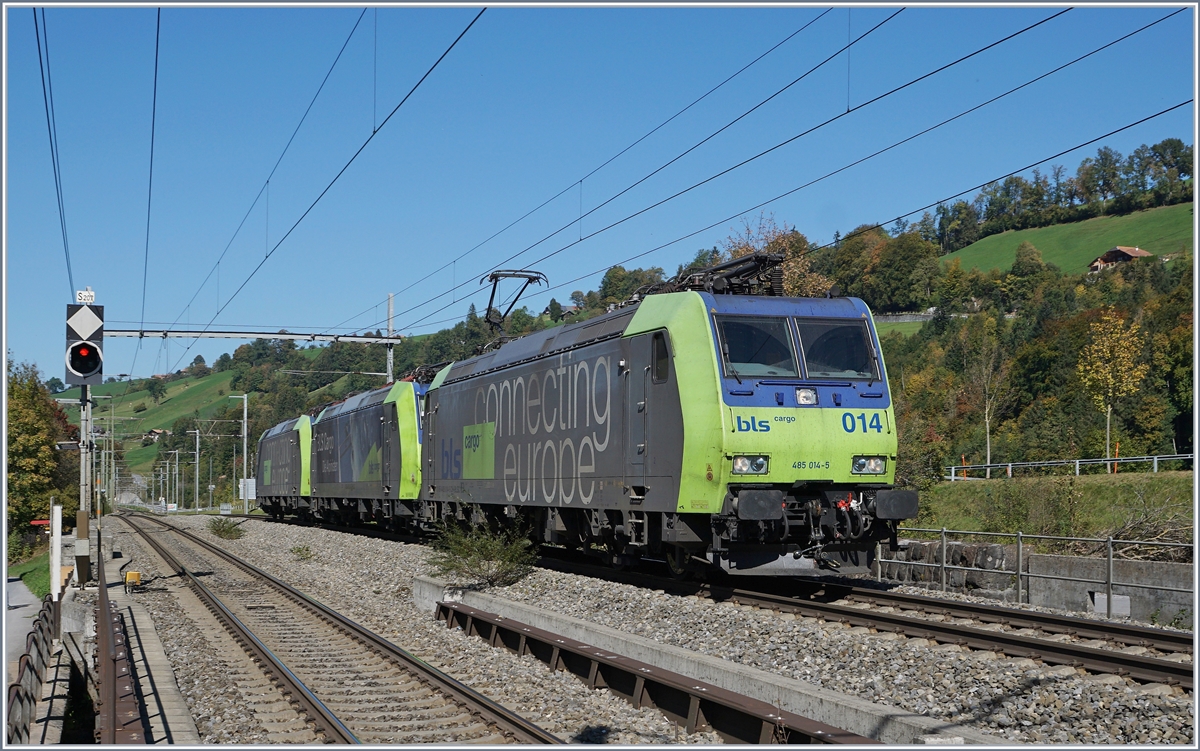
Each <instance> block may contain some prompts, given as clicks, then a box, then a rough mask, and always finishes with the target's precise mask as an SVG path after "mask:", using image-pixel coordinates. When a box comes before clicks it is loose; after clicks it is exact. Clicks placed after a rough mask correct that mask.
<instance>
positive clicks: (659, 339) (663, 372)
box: [654, 331, 671, 383]
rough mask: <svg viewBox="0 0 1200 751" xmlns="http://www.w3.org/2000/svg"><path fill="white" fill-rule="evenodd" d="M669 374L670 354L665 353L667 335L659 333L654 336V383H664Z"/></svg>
mask: <svg viewBox="0 0 1200 751" xmlns="http://www.w3.org/2000/svg"><path fill="white" fill-rule="evenodd" d="M670 372H671V353H670V352H668V351H667V335H666V334H664V333H663V332H661V331H659V332H658V333H656V334H655V335H654V382H655V383H666V382H667V374H668V373H670Z"/></svg>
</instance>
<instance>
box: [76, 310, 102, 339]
mask: <svg viewBox="0 0 1200 751" xmlns="http://www.w3.org/2000/svg"><path fill="white" fill-rule="evenodd" d="M103 328H104V306H103V305H68V306H67V339H91V338H92V334H94V333H96V331H97V330H98V329H103Z"/></svg>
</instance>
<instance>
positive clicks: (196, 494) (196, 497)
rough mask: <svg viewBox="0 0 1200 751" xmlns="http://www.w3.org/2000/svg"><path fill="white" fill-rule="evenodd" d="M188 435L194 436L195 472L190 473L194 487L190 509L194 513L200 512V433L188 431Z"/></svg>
mask: <svg viewBox="0 0 1200 751" xmlns="http://www.w3.org/2000/svg"><path fill="white" fill-rule="evenodd" d="M188 432H189V433H195V434H196V471H195V472H193V473H192V479H193V480H194V481H195V482H193V485H194V486H195V487H194V489H193V491H192V508H193V509H194V510H196V511H199V510H200V431H199V430H189V431H188Z"/></svg>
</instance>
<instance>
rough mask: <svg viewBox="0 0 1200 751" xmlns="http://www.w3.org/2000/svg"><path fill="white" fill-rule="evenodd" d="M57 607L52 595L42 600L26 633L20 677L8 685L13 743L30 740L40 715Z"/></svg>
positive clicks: (50, 656)
mask: <svg viewBox="0 0 1200 751" xmlns="http://www.w3.org/2000/svg"><path fill="white" fill-rule="evenodd" d="M57 613H58V608H57V603H55V602H54V600H53V598H52V596H51V595H46V597H45V598H44V599H43V600H42V610H41V612H39V613H38V617H37V620H35V621H34V623H33V630H32V631H30V632H29V635H28V636H26V637H25V654H23V655H21V662H20V667H19V668H18V669H17V680H16V682H15V683H12V684H10V685H9V687H8V729H7V737H8V742H9V743H10V744H27V743H29V742H30V740H29V731H30V728H32V726H33V722H34V720H35V719H36V716H37V706H38V702H40V701H41V699H42V684H43V683H44V682H45V680H46V668H47V667H48V666H49V665H50V661H51V659H52V657H53V650H54V634H55V632H56V625H57V622H58V618H57Z"/></svg>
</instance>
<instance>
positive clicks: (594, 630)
mask: <svg viewBox="0 0 1200 751" xmlns="http://www.w3.org/2000/svg"><path fill="white" fill-rule="evenodd" d="M412 594H413V600H414V602H415V604H416V605H417V607H418V608H420V609H422V610H424V611H425V612H427V613H429V614H430V616H432V615H433V614H434V611H435V607H436V603H437V602H438V601H451V602H461V603H463V604H464V605H468V606H470V607H473V608H478V609H480V610H486V611H488V612H489V613H495V614H497V615H501V616H504V617H505V618H511V619H513V620H516V621H521V622H522V623H525V624H527V625H530V626H533V627H535V628H540V629H544V630H546V631H550V632H552V633H556V634H559V635H560V636H565V637H567V638H570V639H576V640H578V641H583V642H585V643H587V644H592V645H594V646H597V647H599V648H601V649H606V650H610V651H612V652H616V653H617V654H621V655H624V656H626V657H630V658H633V659H635V660H641V661H642V662H645V663H649V664H651V665H654V666H656V667H660V668H662V669H664V670H671V671H674V672H676V673H680V674H681V675H686V676H689V677H691V678H695V679H696V680H699V681H705V682H707V683H711V684H714V685H716V686H719V687H721V688H724V689H727V690H729V691H735V692H737V693H739V694H743V695H745V696H749V697H752V698H755V699H758V700H760V701H765V702H768V703H770V704H772V705H774V706H777V707H780V708H782V709H786V710H788V711H789V712H795V713H796V714H798V715H802V716H804V717H810V718H812V719H814V720H817V721H818V722H824V723H826V724H829V725H833V726H834V727H839V728H842V729H843V730H848V731H850V732H852V733H858V734H859V735H865V736H868V737H871V738H877V739H879V740H881V741H883V742H885V743H893V744H913V743H928V742H939V741H940V742H942V743H945V742H952V743H955V744H961V743H966V744H983V745H989V746H1000V745H1019V744H1016V743H1013V742H1011V741H1007V740H1005V739H1004V738H1002V737H999V736H995V735H988V734H986V733H981V732H979V731H977V730H974V729H972V728H967V727H963V726H961V725H954V724H952V723H946V722H941V721H938V720H935V719H932V718H929V717H925V716H923V715H918V714H913V713H911V712H907V711H905V710H902V709H897V708H895V707H888V706H884V705H882V704H874V703H872V702H869V701H866V700H864V699H859V698H857V697H853V696H847V695H844V694H839V693H836V692H834V691H829V690H828V689H824V688H819V687H817V686H814V685H812V684H810V683H805V682H803V681H798V680H794V679H791V678H785V677H783V676H780V675H776V674H774V673H768V672H765V671H762V670H758V669H755V668H751V667H747V666H745V665H740V664H738V663H736V662H732V661H730V660H722V659H720V658H717V657H712V656H709V655H702V654H697V653H695V652H690V651H688V650H686V649H681V648H679V647H674V646H671V645H666V644H659V643H658V642H655V641H651V640H650V639H644V638H642V637H639V636H635V635H633V634H626V633H624V632H622V631H617V630H616V629H611V628H607V627H605V626H601V625H598V624H595V623H591V622H589V621H585V620H581V619H579V618H572V617H570V616H566V615H561V614H559V613H554V612H551V611H548V610H541V609H539V608H537V607H534V606H532V605H528V604H525V603H520V602H512V601H509V600H504V599H501V598H499V597H494V596H492V595H488V594H485V593H482V592H475V591H469V590H463V589H461V588H457V587H447V586H446V584H445V583H444V582H442V581H439V580H437V579H432V578H428V577H418V578H417V579H415V580H414V581H413V587H412ZM952 739H953V740H952Z"/></svg>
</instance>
